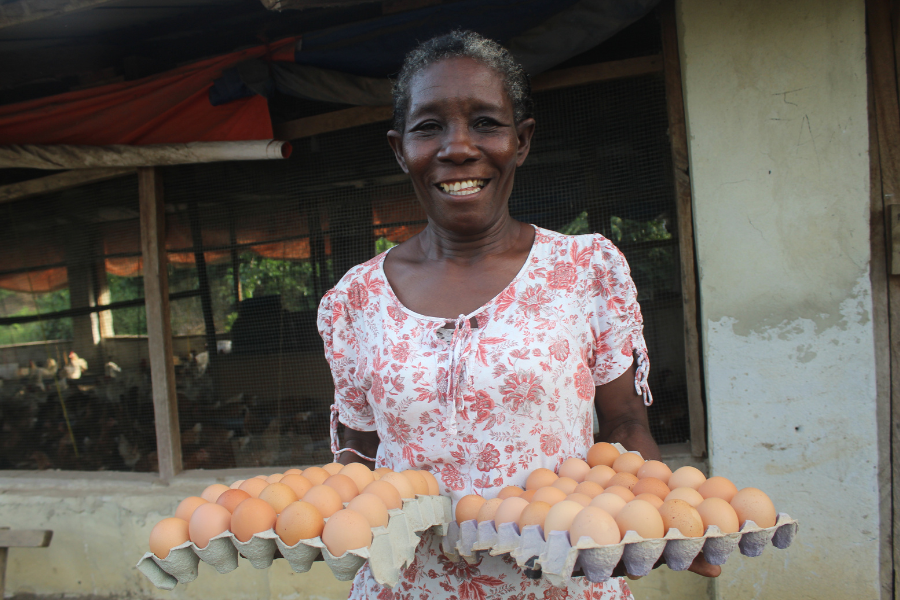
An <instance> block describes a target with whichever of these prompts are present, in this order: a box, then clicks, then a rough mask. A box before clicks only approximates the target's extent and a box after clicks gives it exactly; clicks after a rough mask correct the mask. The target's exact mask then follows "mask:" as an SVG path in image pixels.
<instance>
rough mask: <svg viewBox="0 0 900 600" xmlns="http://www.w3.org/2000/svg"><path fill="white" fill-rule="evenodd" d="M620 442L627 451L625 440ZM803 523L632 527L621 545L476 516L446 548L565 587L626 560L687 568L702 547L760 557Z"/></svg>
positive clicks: (629, 567)
mask: <svg viewBox="0 0 900 600" xmlns="http://www.w3.org/2000/svg"><path fill="white" fill-rule="evenodd" d="M614 446H616V448H617V449H618V450H619V452H625V449H624V448H623V447H622V446H621V445H619V444H614ZM635 454H638V453H635ZM798 528H799V523H798V522H797V521H796V520H794V519H792V518H791V517H790V516H789V515H787V514H785V513H778V515H777V519H776V522H775V525H774V526H772V527H759V526H757V525H756V523H754V522H753V521H747V522H745V523H744V525H743V527H741V529H740V530H739V531H737V532H735V533H729V534H725V533H722V531H721V530H720V529H719V528H718V527H716V526H715V525H711V526H710V527H708V528H707V529H706V531H705V533H704V534H703V536H701V537H686V536H684V535H682V534H681V532H680V531H678V529H675V528H672V529H669V531H668V532H667V533H666V535H665V536H664V537H662V538H656V539H645V538H643V537H641V536H640V535H638V534H637V533H636V532H634V531H627V532H626V533H625V535H624V536H623V537H622V541H621V542H619V543H618V544H609V545H605V546H601V545H599V544H597V543H596V542H595V541H594V540H592V539H591V538H589V537H586V536H582V538H581V539H579V540H575V541H574V544H573V543H572V540H570V539H569V532H568V531H551V532H549V533H548V534H547V535H546V539H545V534H544V530H543V528H542V527H541V526H540V525H528V526H526V527H524V528H523V529H522V530H521V531H520V530H519V526H518V525H517V524H516V523H503V524H501V525H500V527H499V528H497V527H495V525H494V521H482V522H481V523H477V522H476V521H475V520H474V519H472V520H468V521H463V522H462V523H461V524H459V525H458V524H457V523H456V521H453V522H451V523H450V524H449V526H448V527H447V535H445V536H444V539H443V540H442V542H441V549H442V550H443V552H444V554H445V555H446V556H447V557H448V558H450V559H452V560H459V559H460V558H462V559H464V560H465V561H466V562H468V563H470V564H474V563H476V562H478V561H479V560H480V559H481V557H482V555H484V554H485V553H487V554H489V555H490V556H502V555H505V554H509V555H510V556H511V557H512V558H513V559H515V561H516V563H517V564H518V566H519V567H520V568H523V569H529V570H533V571H538V570H539V571H540V573H541V575H542V576H543V577H546V578H547V580H548V581H549V582H550V583H551V584H552V585H553V586H555V587H559V588H565V587H567V585H568V583H569V581H570V580H571V578H572V577H573V573H577V572H579V571H580V572H582V573H583V574H584V577H585V578H586V579H587V580H588V581H591V582H603V581H606V580H607V579H609V578H610V577H611V576H612V573H613V570H614V569H615V568H616V567H617V566H618V565H619V563H620V562H621V563H623V564H624V566H625V570H626V571H627V572H628V574H629V575H632V576H636V577H640V576H644V575H648V574H649V573H650V571H651V570H652V569H653V567H654V566H655V565H656V563H657V562H658V561H659V559H660V558H661V557H662V558H664V559H665V562H666V565H667V566H668V567H669V568H670V569H672V570H673V571H684V570H687V569H688V567H690V566H691V563H692V562H693V560H694V558H696V556H697V555H698V554H700V553H701V552H702V553H703V556H704V558H706V560H707V561H708V562H709V563H710V564H712V565H722V564H725V562H726V561H727V560H728V557H729V556H731V554H732V553H733V552H734V550H735V549H739V550H740V553H741V554H743V555H744V556H748V557H756V556H760V555H761V554H762V553H763V551H764V550H765V548H766V546H767V545H768V544H769V542H771V543H772V545H774V546H775V547H776V548H779V549H785V548H787V547H788V546H790V545H791V543H792V542H793V541H794V537H795V536H796V534H797V531H798Z"/></svg>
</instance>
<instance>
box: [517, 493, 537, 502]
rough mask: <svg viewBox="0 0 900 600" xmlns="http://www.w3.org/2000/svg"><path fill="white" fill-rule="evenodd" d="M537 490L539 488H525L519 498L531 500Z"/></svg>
mask: <svg viewBox="0 0 900 600" xmlns="http://www.w3.org/2000/svg"><path fill="white" fill-rule="evenodd" d="M535 492H537V490H525V491H524V492H522V495H521V496H519V498H521V499H522V500H524V501H526V502H531V501H532V500H533V499H534V494H535Z"/></svg>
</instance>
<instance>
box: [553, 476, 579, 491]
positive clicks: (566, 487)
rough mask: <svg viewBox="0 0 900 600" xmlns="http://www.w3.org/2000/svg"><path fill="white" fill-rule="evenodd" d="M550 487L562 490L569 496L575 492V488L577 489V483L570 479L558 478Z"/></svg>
mask: <svg viewBox="0 0 900 600" xmlns="http://www.w3.org/2000/svg"><path fill="white" fill-rule="evenodd" d="M550 487H555V488H556V489H558V490H562V491H563V492H565V493H566V494H571V493H572V492H574V491H575V488H576V487H578V482H577V481H575V480H574V479H572V478H571V477H560V478H559V479H557V480H556V481H554V482H553V484H552V485H551V486H550Z"/></svg>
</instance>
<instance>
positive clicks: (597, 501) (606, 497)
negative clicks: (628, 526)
mask: <svg viewBox="0 0 900 600" xmlns="http://www.w3.org/2000/svg"><path fill="white" fill-rule="evenodd" d="M625 504H626V502H625V500H623V499H622V497H621V496H617V495H616V494H606V493H604V494H600V495H599V496H596V497H595V498H594V499H593V500H591V503H590V504H589V505H588V506H593V507H596V508H602V509H603V510H605V511H606V512H607V513H609V515H610V516H611V517H613V518H616V516H618V514H619V511H621V510H622V508H624V507H625ZM617 531H618V529H617Z"/></svg>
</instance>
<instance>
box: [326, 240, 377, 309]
mask: <svg viewBox="0 0 900 600" xmlns="http://www.w3.org/2000/svg"><path fill="white" fill-rule="evenodd" d="M386 255H387V251H385V252H382V253H381V254H379V255H377V256H374V257H372V258H370V259H369V260H367V261H366V262H364V263H362V264H359V265H356V266H355V267H353V268H352V269H350V270H349V271H347V272H346V273H345V274H344V276H343V277H341V279H340V280H339V281H338V282H337V283H336V284H335V286H334V287H333V288H331V289H330V290H328V291H327V292H326V293H325V295H324V296H323V297H322V300H321V302H319V314H320V316H321V315H322V314H323V313H326V312H327V313H331V312H334V311H335V310H340V311H343V310H344V309H349V310H354V309H362V308H365V307H366V306H368V305H369V303H370V302H371V301H372V300H373V299H374V297H377V296H379V295H381V294H383V293H384V292H385V287H386V286H385V281H384V277H383V276H382V274H381V264H382V263H383V262H384V257H385V256H386Z"/></svg>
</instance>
